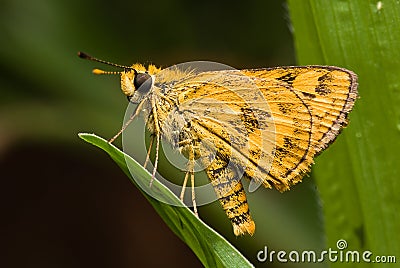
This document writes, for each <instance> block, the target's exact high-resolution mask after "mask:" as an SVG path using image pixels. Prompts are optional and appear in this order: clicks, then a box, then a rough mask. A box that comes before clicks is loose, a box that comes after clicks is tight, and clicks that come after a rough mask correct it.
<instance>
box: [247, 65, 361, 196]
mask: <svg viewBox="0 0 400 268" xmlns="http://www.w3.org/2000/svg"><path fill="white" fill-rule="evenodd" d="M243 73H244V74H246V75H247V76H249V77H251V78H252V80H253V81H254V83H256V85H257V86H258V88H260V90H261V91H262V93H263V94H264V96H265V98H266V99H267V100H268V103H269V105H270V108H271V111H272V113H273V117H274V122H275V127H276V136H275V138H276V157H275V159H274V162H273V164H272V167H271V172H270V174H269V176H274V177H277V176H278V177H279V178H281V179H282V180H283V181H285V180H287V181H288V182H289V184H293V183H296V182H298V181H299V180H301V178H302V176H303V174H304V173H305V172H307V171H308V170H309V167H310V165H311V164H312V163H313V157H314V156H315V155H316V154H318V153H319V152H321V150H323V149H324V148H326V147H327V146H328V145H329V144H330V143H332V142H333V141H334V140H335V138H336V136H337V135H338V134H339V132H340V130H341V129H342V128H343V127H344V126H345V125H346V124H347V116H348V114H349V112H350V111H351V109H352V108H353V105H354V102H355V100H356V98H357V77H356V75H355V74H354V73H352V72H351V71H348V70H346V69H342V68H338V67H331V66H304V67H278V68H272V69H257V70H243ZM271 85H274V86H271ZM275 85H280V86H275ZM278 189H280V190H285V188H280V187H279V186H278Z"/></svg>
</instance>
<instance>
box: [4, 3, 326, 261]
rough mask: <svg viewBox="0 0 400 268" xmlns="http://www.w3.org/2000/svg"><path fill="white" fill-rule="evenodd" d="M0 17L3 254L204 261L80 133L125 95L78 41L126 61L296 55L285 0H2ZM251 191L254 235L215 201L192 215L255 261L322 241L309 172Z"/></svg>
mask: <svg viewBox="0 0 400 268" xmlns="http://www.w3.org/2000/svg"><path fill="white" fill-rule="evenodd" d="M0 30H1V37H0V38H1V42H0V68H1V72H0V73H1V75H0V87H1V91H0V176H1V185H2V186H1V188H0V189H1V190H0V191H1V192H0V198H1V200H0V202H1V208H2V210H1V211H2V221H1V226H0V230H1V232H2V234H1V247H2V249H1V251H0V252H1V257H0V265H1V266H2V267H132V266H139V265H140V266H155V265H163V266H172V265H173V266H175V267H187V266H189V265H190V266H198V267H201V263H200V262H199V261H198V259H197V258H196V256H195V255H194V254H193V253H192V251H191V250H190V249H189V248H188V247H187V246H186V245H185V244H184V243H183V242H181V241H180V240H179V239H178V238H177V237H176V236H175V235H174V234H173V233H172V232H171V231H170V230H169V229H168V227H167V226H166V225H165V224H164V223H163V221H162V220H161V219H160V218H159V216H158V215H157V214H156V213H155V212H154V210H153V208H152V207H151V206H150V205H149V204H148V203H147V201H146V200H145V199H144V197H143V196H142V195H141V194H140V192H139V191H138V190H137V189H136V188H135V187H134V186H133V185H132V184H131V183H130V182H129V180H128V179H127V177H126V176H125V175H124V174H123V173H122V171H121V170H120V169H119V168H118V167H117V166H116V164H115V163H113V161H112V160H110V159H109V158H108V156H107V155H106V154H105V153H104V152H102V151H100V150H98V149H96V148H94V147H92V146H90V145H88V144H86V143H84V142H83V141H82V140H80V139H79V138H78V136H77V134H78V133H79V132H94V133H96V134H98V135H100V136H103V137H106V138H110V137H112V136H113V135H114V134H115V133H116V132H117V131H118V130H119V129H120V127H121V124H122V119H123V115H124V112H125V109H126V106H127V102H126V98H125V97H124V96H123V94H122V93H121V91H120V89H119V82H118V78H117V77H108V76H107V77H103V76H101V77H99V76H94V75H92V74H91V73H90V71H91V69H92V68H93V67H97V66H98V67H104V66H99V64H96V63H92V62H86V61H82V60H80V59H79V58H78V57H77V56H76V53H77V51H80V50H82V51H85V52H88V53H90V54H92V55H95V56H97V57H99V58H102V59H105V60H109V61H112V62H115V63H119V64H125V65H130V64H132V63H134V62H142V63H154V64H156V65H158V66H163V67H167V66H170V65H173V64H176V63H181V62H185V61H194V60H208V61H215V62H220V63H224V64H227V65H230V66H232V67H235V68H239V69H240V68H255V67H270V66H276V65H292V64H295V58H294V50H293V40H292V36H291V32H290V22H289V13H288V10H287V8H286V5H285V3H284V1H276V0H274V1H261V0H259V1H251V2H246V1H183V0H172V1H122V0H116V1H112V2H111V1H99V0H98V1H94V0H89V1H77V0H68V1H67V0H64V1H62V0H59V1H51V0H36V1H22V0H4V1H2V2H1V3H0ZM104 68H105V69H107V68H108V67H107V66H106V67H104ZM117 144H118V142H117ZM167 169H168V163H162V166H161V170H167ZM182 178H183V177H182ZM249 202H250V207H251V210H252V213H253V215H254V218H255V221H256V224H257V230H256V234H255V235H254V236H253V237H240V238H235V237H234V235H233V234H232V229H231V225H230V223H229V221H228V220H227V218H226V216H225V215H224V212H223V211H222V209H221V208H220V206H219V204H218V203H213V204H211V205H207V206H204V207H202V208H200V216H201V218H202V219H203V220H205V221H206V222H207V223H209V224H210V225H211V226H212V227H213V228H215V229H216V230H218V231H219V232H220V233H221V234H222V235H224V236H225V237H226V238H227V239H228V240H229V241H231V242H232V243H233V244H234V245H235V246H236V247H237V248H238V249H239V250H240V251H241V252H242V253H243V254H245V256H246V257H248V258H249V259H250V260H251V261H252V262H253V263H256V259H255V256H256V254H257V252H258V251H259V250H261V249H263V248H264V246H268V248H270V249H271V250H272V249H275V250H281V249H288V250H294V249H297V250H299V249H302V248H307V249H315V250H318V249H319V248H323V247H324V237H323V229H322V226H323V222H322V220H321V218H320V217H319V213H320V212H319V211H320V205H319V203H318V198H317V193H316V189H315V186H314V184H313V181H312V180H311V179H310V178H306V179H305V182H303V183H302V184H300V185H298V186H296V187H294V189H293V190H292V191H290V192H289V193H285V194H280V193H278V192H276V191H271V190H265V189H260V190H258V191H257V192H256V193H254V194H251V195H249ZM257 266H258V265H257ZM272 266H273V265H272ZM278 266H279V265H278ZM292 266H296V265H293V264H292ZM292 266H290V265H283V264H282V265H281V267H292ZM300 266H301V265H299V266H296V267H300ZM308 266H309V265H308Z"/></svg>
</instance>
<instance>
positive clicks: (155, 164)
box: [150, 133, 160, 187]
mask: <svg viewBox="0 0 400 268" xmlns="http://www.w3.org/2000/svg"><path fill="white" fill-rule="evenodd" d="M159 150H160V134H159V133H157V134H156V158H155V159H154V168H153V174H152V175H151V180H150V187H151V186H152V185H153V181H154V178H155V177H156V172H157V167H158V151H159Z"/></svg>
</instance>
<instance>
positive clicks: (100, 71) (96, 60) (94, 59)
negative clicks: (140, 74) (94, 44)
mask: <svg viewBox="0 0 400 268" xmlns="http://www.w3.org/2000/svg"><path fill="white" fill-rule="evenodd" d="M78 57H79V58H81V59H85V60H91V61H95V62H99V63H103V64H107V65H110V66H115V67H118V68H123V69H124V70H126V69H129V70H133V68H132V67H129V66H124V65H119V64H116V63H112V62H109V61H105V60H100V59H98V58H95V57H92V56H90V55H88V54H86V53H84V52H81V51H79V52H78ZM93 73H94V74H120V73H121V72H107V71H103V70H100V69H94V70H93Z"/></svg>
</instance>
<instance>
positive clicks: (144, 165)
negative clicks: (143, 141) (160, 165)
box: [143, 134, 154, 168]
mask: <svg viewBox="0 0 400 268" xmlns="http://www.w3.org/2000/svg"><path fill="white" fill-rule="evenodd" d="M153 143H154V134H151V136H150V144H149V149H148V150H147V155H146V160H145V161H144V164H143V167H144V168H146V166H147V163H148V162H149V160H150V153H151V149H152V148H153Z"/></svg>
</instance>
